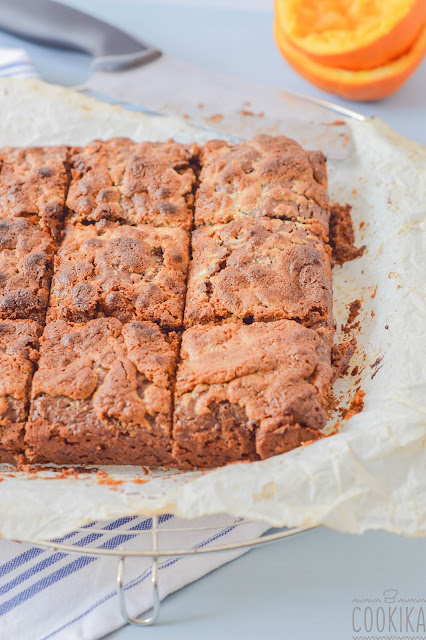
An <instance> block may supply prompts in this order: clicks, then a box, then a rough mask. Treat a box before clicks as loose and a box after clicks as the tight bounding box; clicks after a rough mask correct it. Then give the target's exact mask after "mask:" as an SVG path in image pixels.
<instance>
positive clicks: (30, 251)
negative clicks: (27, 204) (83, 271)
mask: <svg viewBox="0 0 426 640" xmlns="http://www.w3.org/2000/svg"><path fill="white" fill-rule="evenodd" d="M53 252H54V241H53V240H52V238H51V236H50V234H49V233H48V232H47V231H44V230H42V228H41V227H40V224H39V223H38V222H36V221H32V220H30V219H27V218H4V219H2V218H1V217H0V319H7V318H8V319H11V320H16V319H20V318H21V319H27V320H35V321H37V322H41V323H43V322H44V318H45V315H46V308H47V302H48V299H49V287H50V280H51V277H52V273H53Z"/></svg>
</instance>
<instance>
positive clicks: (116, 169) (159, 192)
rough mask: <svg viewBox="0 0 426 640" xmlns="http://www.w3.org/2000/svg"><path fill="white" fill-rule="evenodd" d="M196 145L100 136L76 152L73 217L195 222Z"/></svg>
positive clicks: (173, 224)
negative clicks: (193, 216)
mask: <svg viewBox="0 0 426 640" xmlns="http://www.w3.org/2000/svg"><path fill="white" fill-rule="evenodd" d="M197 151H198V148H197V146H196V145H195V144H194V145H190V146H184V145H182V144H179V143H177V142H174V141H167V142H141V143H134V142H132V141H131V140H129V139H128V138H113V139H111V140H108V141H107V142H103V141H101V140H95V141H94V142H91V143H90V144H88V145H87V146H85V147H83V148H76V149H74V150H72V153H71V167H72V168H71V173H72V179H71V185H70V189H69V192H68V197H67V202H66V204H67V208H68V210H69V215H70V216H71V219H72V220H80V221H98V220H101V219H102V218H105V219H107V220H120V221H122V222H124V223H128V224H141V223H143V224H146V223H149V224H155V225H158V226H171V227H181V228H183V229H190V228H191V226H192V209H193V201H194V196H193V190H194V188H195V182H196V178H195V174H194V171H193V169H192V166H191V163H192V162H193V160H194V157H195V155H196V154H197Z"/></svg>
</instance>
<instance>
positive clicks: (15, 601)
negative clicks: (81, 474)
mask: <svg viewBox="0 0 426 640" xmlns="http://www.w3.org/2000/svg"><path fill="white" fill-rule="evenodd" d="M136 518H137V516H132V517H129V518H120V519H119V520H116V521H114V522H113V523H111V524H110V525H107V526H109V527H110V529H112V528H115V526H116V527H118V526H120V525H122V524H123V521H125V522H129V521H131V520H134V519H136ZM144 523H145V527H144V526H143V525H144ZM148 523H150V524H149V526H148ZM139 526H140V527H141V528H151V526H152V520H151V518H148V519H146V520H144V521H143V522H142V523H140V525H139ZM110 529H109V530H110ZM69 535H70V534H69ZM103 535H104V534H101V533H100V534H94V533H93V534H90V536H86V537H85V538H83V539H82V540H81V541H80V542H79V543H78V544H79V545H81V546H85V545H87V544H90V542H93V540H94V539H99V538H101V537H102V536H103ZM137 535H138V534H137V533H136V532H135V533H133V534H127V533H124V532H123V533H120V534H119V535H116V536H114V537H113V538H111V539H109V540H106V541H105V542H104V543H103V544H101V545H100V546H99V547H98V548H99V549H115V548H117V547H118V546H120V545H121V544H123V542H127V541H128V540H131V539H133V538H135V537H136V536H137ZM93 536H96V537H95V538H93ZM76 544H77V543H76ZM54 555H55V558H54V562H53V563H56V562H59V561H60V560H62V559H63V558H64V557H67V556H69V554H67V553H57V554H54ZM81 558H86V559H89V560H97V558H95V557H91V558H89V557H88V556H81ZM81 558H78V560H80V559H81ZM76 562H77V561H75V560H74V561H72V562H70V563H69V564H68V565H66V566H65V567H62V568H61V569H59V570H58V571H56V572H54V573H52V574H50V575H49V576H46V577H45V578H43V579H42V580H39V581H38V582H36V583H35V584H33V585H32V586H31V587H29V588H28V589H26V590H25V591H22V592H21V593H20V594H17V595H16V596H14V597H13V598H11V599H10V600H7V601H6V602H4V603H3V604H1V605H0V616H2V615H5V614H6V613H8V612H9V611H10V610H11V609H14V608H15V607H17V606H19V605H20V604H22V602H26V601H27V600H28V599H29V598H32V597H33V596H35V595H37V593H39V592H40V591H43V590H44V589H46V588H47V587H49V586H50V582H49V580H50V578H51V577H53V576H56V579H54V582H57V581H58V580H62V579H63V578H66V577H67V576H68V575H71V574H72V573H74V572H75V571H77V570H78V569H80V568H83V567H84V566H86V563H84V564H82V565H78V563H77V565H76ZM44 563H45V564H44V565H43V563H39V564H38V565H36V569H35V570H32V569H29V570H28V571H27V572H25V577H24V578H22V580H20V578H21V576H22V575H24V574H21V576H18V577H17V578H15V580H14V581H12V582H14V583H15V584H14V586H16V585H17V584H20V582H23V581H24V580H26V579H28V578H31V577H32V576H33V575H35V573H38V572H40V571H42V570H43V569H44V568H47V566H49V564H53V563H49V558H46V560H44ZM68 569H69V572H68ZM52 579H53V578H52ZM11 588H13V587H10V589H11ZM10 589H7V591H9V590H10Z"/></svg>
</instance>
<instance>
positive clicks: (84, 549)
mask: <svg viewBox="0 0 426 640" xmlns="http://www.w3.org/2000/svg"><path fill="white" fill-rule="evenodd" d="M151 520H152V522H151V526H150V527H149V528H147V529H146V533H147V534H148V535H151V548H150V549H148V550H134V549H126V548H125V546H124V544H123V545H121V546H119V547H117V548H114V549H111V548H100V547H95V546H89V545H88V546H82V545H79V544H67V543H65V542H63V540H66V539H67V538H68V536H64V537H63V538H60V539H59V540H52V541H42V540H34V539H25V540H24V539H20V540H19V542H25V543H27V544H31V545H34V546H36V547H42V548H46V549H52V550H54V551H64V552H66V553H73V554H78V555H86V556H97V557H104V556H110V557H111V556H112V557H116V558H118V566H117V593H118V597H119V603H120V611H121V615H122V616H123V618H124V620H125V622H127V623H128V624H132V625H136V626H148V625H152V624H154V623H155V622H156V621H157V620H158V617H159V615H160V596H159V578H158V560H159V558H163V557H167V558H176V557H179V556H190V555H193V556H195V555H204V554H207V553H217V552H220V551H222V552H223V551H235V550H239V549H249V548H253V547H257V546H260V545H264V544H268V543H272V542H277V541H278V540H282V539H283V538H289V537H291V536H295V535H297V534H299V533H304V532H305V531H310V530H312V529H315V528H317V527H316V526H313V527H299V528H293V529H280V530H279V531H276V532H274V533H265V534H263V535H261V536H259V537H257V538H252V539H248V540H243V541H239V542H234V543H228V544H219V545H215V546H208V547H207V546H198V547H190V548H189V547H188V548H185V547H184V548H178V549H162V548H161V546H160V538H161V534H162V533H167V534H170V533H183V532H191V531H192V532H193V531H214V530H216V529H222V528H223V527H224V526H226V525H224V523H223V522H222V523H221V524H218V525H209V526H206V527H185V528H169V527H167V528H166V529H165V528H162V527H161V520H162V519H161V516H160V518H159V517H158V516H157V515H153V516H152V518H151ZM250 523H251V521H250V520H245V519H243V518H241V519H239V520H232V522H230V523H229V526H232V527H241V526H243V525H246V524H250ZM317 526H319V525H317ZM89 532H90V534H95V535H96V534H101V535H105V534H107V533H109V534H112V533H117V530H115V531H113V530H111V529H108V527H104V528H96V526H90V525H89V527H87V526H86V527H76V528H75V529H74V531H73V534H77V533H85V534H87V533H89ZM120 533H123V538H124V537H126V535H128V534H129V533H130V532H129V531H123V532H122V531H121V530H120ZM139 533H141V531H139ZM141 557H144V558H151V585H152V602H153V604H152V608H151V610H150V611H149V612H148V613H147V614H145V615H144V616H141V617H139V618H133V617H132V616H130V615H129V614H128V611H127V607H126V598H125V585H124V576H125V560H126V558H141Z"/></svg>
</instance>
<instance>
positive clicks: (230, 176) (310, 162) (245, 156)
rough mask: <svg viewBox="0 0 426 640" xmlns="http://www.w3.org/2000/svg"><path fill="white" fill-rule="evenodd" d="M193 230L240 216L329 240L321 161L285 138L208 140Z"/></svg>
mask: <svg viewBox="0 0 426 640" xmlns="http://www.w3.org/2000/svg"><path fill="white" fill-rule="evenodd" d="M200 163H201V167H202V169H201V173H200V187H199V189H198V191H197V197H196V202H195V226H196V227H198V226H200V225H203V224H216V223H226V222H229V221H230V220H234V219H236V218H240V217H242V216H252V217H257V216H269V217H271V218H282V219H284V220H299V221H304V222H309V223H311V224H314V225H315V227H318V226H319V227H320V228H321V229H322V232H323V234H324V235H325V236H327V235H328V223H329V203H328V196H327V173H326V166H325V157H324V155H323V154H322V153H321V152H320V151H305V150H304V149H302V147H300V146H299V145H298V144H297V142H295V141H294V140H290V139H289V138H285V137H284V136H268V135H259V136H256V137H255V138H253V139H252V140H249V141H248V142H242V143H240V144H236V145H230V144H228V143H227V142H224V141H222V140H211V141H210V142H207V144H206V145H205V146H204V147H203V148H202V150H201V154H200Z"/></svg>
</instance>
